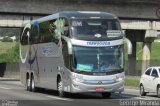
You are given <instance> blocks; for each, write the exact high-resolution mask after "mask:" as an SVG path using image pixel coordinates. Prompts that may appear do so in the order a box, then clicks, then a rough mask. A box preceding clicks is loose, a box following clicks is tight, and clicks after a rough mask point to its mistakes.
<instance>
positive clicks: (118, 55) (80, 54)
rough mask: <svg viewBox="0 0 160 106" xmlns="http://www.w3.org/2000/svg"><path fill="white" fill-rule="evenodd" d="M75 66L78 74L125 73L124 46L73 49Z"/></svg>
mask: <svg viewBox="0 0 160 106" xmlns="http://www.w3.org/2000/svg"><path fill="white" fill-rule="evenodd" d="M73 63H74V64H73V65H74V70H75V71H76V72H99V73H100V72H103V73H104V72H105V73H107V72H113V71H118V72H119V71H120V72H121V71H123V68H124V65H123V46H122V45H121V46H114V47H98V48H97V47H81V46H74V47H73Z"/></svg>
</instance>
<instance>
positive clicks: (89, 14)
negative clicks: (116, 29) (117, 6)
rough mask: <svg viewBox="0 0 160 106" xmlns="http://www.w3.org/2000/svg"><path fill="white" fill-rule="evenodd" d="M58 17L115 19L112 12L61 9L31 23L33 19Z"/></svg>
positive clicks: (41, 20)
mask: <svg viewBox="0 0 160 106" xmlns="http://www.w3.org/2000/svg"><path fill="white" fill-rule="evenodd" d="M59 17H66V18H68V19H69V18H73V19H74V18H75V19H76V18H105V19H116V18H117V17H116V16H115V15H113V14H110V13H107V12H97V11H62V12H59V13H55V14H52V15H49V16H46V17H42V18H39V19H37V20H33V21H32V23H34V22H35V21H38V22H43V21H47V20H52V19H55V18H59Z"/></svg>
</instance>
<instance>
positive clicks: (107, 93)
mask: <svg viewBox="0 0 160 106" xmlns="http://www.w3.org/2000/svg"><path fill="white" fill-rule="evenodd" d="M111 94H112V93H111V92H103V93H102V97H103V98H110V97H111Z"/></svg>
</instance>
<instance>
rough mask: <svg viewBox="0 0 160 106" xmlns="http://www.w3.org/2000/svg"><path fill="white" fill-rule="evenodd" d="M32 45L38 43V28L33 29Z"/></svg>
mask: <svg viewBox="0 0 160 106" xmlns="http://www.w3.org/2000/svg"><path fill="white" fill-rule="evenodd" d="M30 42H31V44H37V43H38V29H37V28H36V27H33V26H32V27H31V36H30Z"/></svg>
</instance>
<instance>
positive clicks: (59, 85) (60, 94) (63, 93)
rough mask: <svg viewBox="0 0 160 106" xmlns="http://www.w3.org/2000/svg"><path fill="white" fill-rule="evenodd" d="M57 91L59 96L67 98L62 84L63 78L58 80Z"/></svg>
mask: <svg viewBox="0 0 160 106" xmlns="http://www.w3.org/2000/svg"><path fill="white" fill-rule="evenodd" d="M57 90H58V95H59V96H60V97H64V96H65V92H64V91H63V82H62V80H61V78H59V79H58V83H57Z"/></svg>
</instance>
